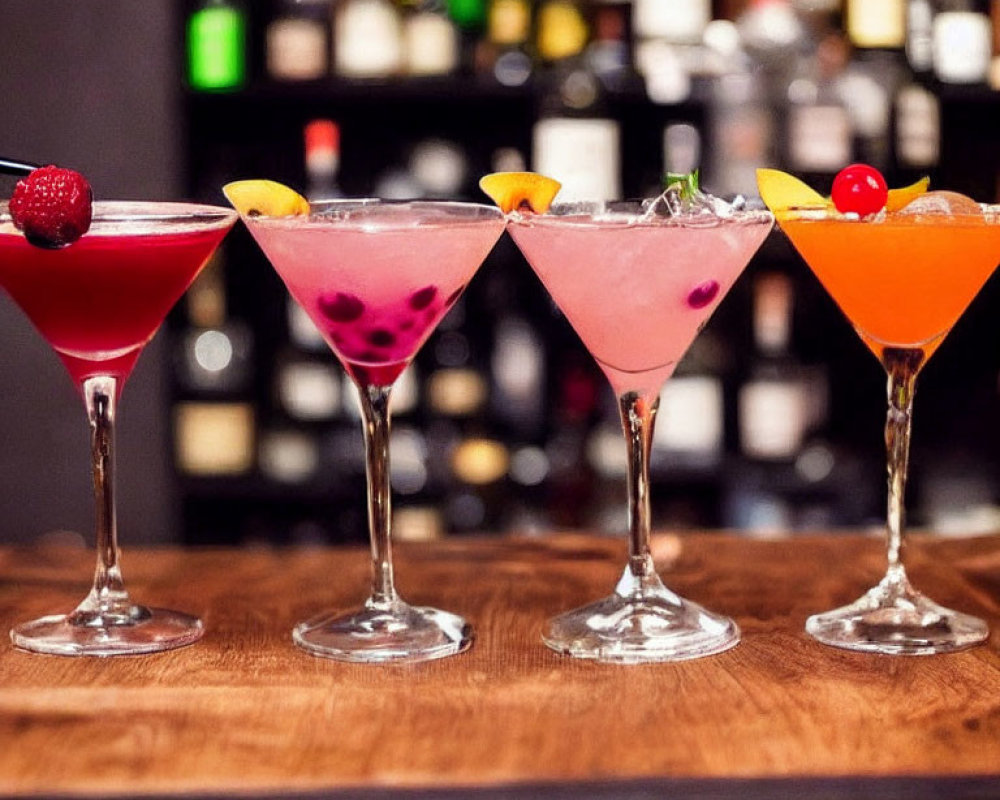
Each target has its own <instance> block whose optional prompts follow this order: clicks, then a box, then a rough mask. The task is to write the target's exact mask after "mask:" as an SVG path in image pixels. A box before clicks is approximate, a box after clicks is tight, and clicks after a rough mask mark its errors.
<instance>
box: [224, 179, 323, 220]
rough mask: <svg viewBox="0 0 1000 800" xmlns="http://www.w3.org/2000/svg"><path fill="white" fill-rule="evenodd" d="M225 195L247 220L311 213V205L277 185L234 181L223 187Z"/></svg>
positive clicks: (262, 182) (258, 181) (296, 194)
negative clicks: (250, 218)
mask: <svg viewBox="0 0 1000 800" xmlns="http://www.w3.org/2000/svg"><path fill="white" fill-rule="evenodd" d="M222 193H223V194H224V195H225V196H226V199H227V200H228V201H229V202H230V203H232V205H233V208H235V209H236V210H237V211H239V212H240V214H242V215H243V216H246V217H258V216H260V217H295V216H300V215H305V214H308V213H309V201H308V200H306V199H305V198H304V197H303V196H302V195H300V194H299V193H298V192H296V191H295V190H294V189H289V188H288V187H287V186H285V185H284V184H283V183H278V182H277V181H268V180H248V181H233V182H232V183H227V184H226V185H225V186H223V187H222Z"/></svg>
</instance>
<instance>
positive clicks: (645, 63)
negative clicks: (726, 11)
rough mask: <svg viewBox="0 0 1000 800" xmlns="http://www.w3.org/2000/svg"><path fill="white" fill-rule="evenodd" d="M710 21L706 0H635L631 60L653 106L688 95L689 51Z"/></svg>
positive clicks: (690, 51)
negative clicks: (644, 83) (671, 1)
mask: <svg viewBox="0 0 1000 800" xmlns="http://www.w3.org/2000/svg"><path fill="white" fill-rule="evenodd" d="M710 19H711V3H709V2H707V0H682V1H681V2H676V3H664V2H662V1H661V0H635V3H634V4H633V7H632V35H633V45H632V46H633V56H632V58H633V61H634V63H635V68H636V71H637V72H638V73H639V74H640V75H642V76H643V78H644V80H645V82H646V92H647V94H648V95H649V98H650V99H651V100H652V101H653V102H655V103H664V104H667V103H680V102H683V101H684V100H686V99H687V97H688V96H689V95H690V93H691V71H692V61H693V60H696V59H695V58H693V54H692V50H694V49H695V48H697V47H698V46H699V45H700V43H701V40H702V35H703V33H704V31H705V27H706V26H707V25H708V23H709V20H710Z"/></svg>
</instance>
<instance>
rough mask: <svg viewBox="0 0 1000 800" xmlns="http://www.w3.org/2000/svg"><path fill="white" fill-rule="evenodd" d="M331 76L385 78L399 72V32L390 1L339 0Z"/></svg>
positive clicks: (394, 10)
mask: <svg viewBox="0 0 1000 800" xmlns="http://www.w3.org/2000/svg"><path fill="white" fill-rule="evenodd" d="M333 39H334V43H333V59H334V72H335V73H336V74H337V75H339V76H341V77H345V78H386V77H389V76H391V75H396V74H398V73H399V72H401V71H402V68H403V29H402V21H401V20H400V15H399V12H398V10H397V9H396V7H395V6H394V5H393V4H392V2H391V1H390V0H343V1H342V2H341V3H339V4H338V5H337V7H336V13H335V14H334V26H333Z"/></svg>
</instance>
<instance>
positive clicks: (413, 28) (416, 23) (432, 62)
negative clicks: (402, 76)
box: [403, 0, 460, 77]
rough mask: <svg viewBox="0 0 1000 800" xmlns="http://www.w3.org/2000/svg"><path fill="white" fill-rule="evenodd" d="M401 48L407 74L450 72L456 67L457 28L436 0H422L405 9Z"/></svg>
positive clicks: (443, 73) (426, 74)
mask: <svg viewBox="0 0 1000 800" xmlns="http://www.w3.org/2000/svg"><path fill="white" fill-rule="evenodd" d="M403 50H404V53H405V59H404V61H405V65H404V71H405V73H406V74H407V75H413V76H418V77H426V76H431V75H450V74H451V73H453V72H455V71H456V70H457V69H458V65H459V56H460V53H459V34H458V29H457V27H456V26H455V24H454V23H453V22H452V20H451V19H450V18H449V17H448V15H447V13H446V12H445V8H444V5H443V4H442V3H441V2H439V0H421V1H420V2H417V3H415V4H413V5H412V6H411V7H410V8H409V9H408V10H407V11H406V13H405V14H404V16H403Z"/></svg>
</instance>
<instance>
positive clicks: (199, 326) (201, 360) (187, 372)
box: [175, 247, 253, 397]
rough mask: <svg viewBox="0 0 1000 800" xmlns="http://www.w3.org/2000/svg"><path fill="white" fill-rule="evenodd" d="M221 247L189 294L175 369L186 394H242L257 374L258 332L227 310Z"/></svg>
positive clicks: (216, 395) (186, 299) (222, 248)
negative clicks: (255, 337) (255, 341)
mask: <svg viewBox="0 0 1000 800" xmlns="http://www.w3.org/2000/svg"><path fill="white" fill-rule="evenodd" d="M226 255H227V250H226V249H225V247H220V248H219V249H218V250H216V252H215V254H214V255H213V256H212V260H211V262H210V263H209V264H208V266H206V267H205V269H204V270H202V272H201V274H200V275H199V276H198V278H197V280H196V281H195V282H194V283H193V284H192V285H191V288H190V289H189V290H188V292H187V294H186V295H185V307H186V310H187V318H188V319H187V322H188V324H187V326H186V327H185V329H184V331H183V332H182V333H181V339H180V343H179V346H178V347H177V349H176V350H175V372H176V375H177V380H178V383H179V384H180V387H181V389H182V390H183V391H184V392H187V393H190V394H192V395H195V396H199V397H208V396H215V397H221V396H226V395H228V396H237V395H240V394H241V393H243V392H245V390H246V389H247V388H248V386H249V383H250V381H251V379H252V377H253V335H252V334H251V332H250V328H249V327H248V326H247V325H246V324H244V323H242V322H240V321H239V320H233V319H230V318H229V316H228V314H227V304H226V289H225V277H224V272H225V259H226Z"/></svg>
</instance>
